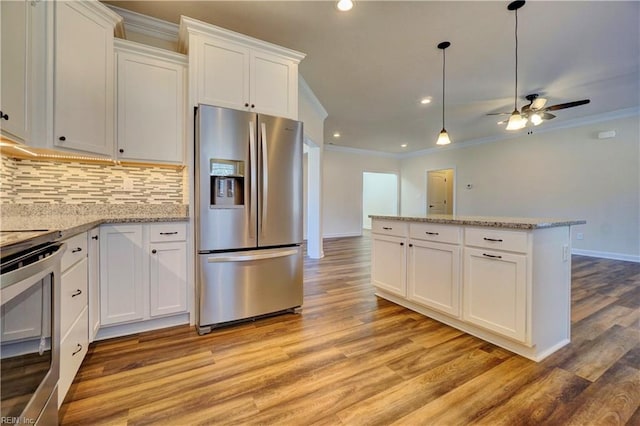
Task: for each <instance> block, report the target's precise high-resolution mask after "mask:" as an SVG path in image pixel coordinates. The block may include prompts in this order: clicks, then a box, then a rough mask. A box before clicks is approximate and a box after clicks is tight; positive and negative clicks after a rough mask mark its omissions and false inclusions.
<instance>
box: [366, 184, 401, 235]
mask: <svg viewBox="0 0 640 426" xmlns="http://www.w3.org/2000/svg"><path fill="white" fill-rule="evenodd" d="M399 189H400V188H399V185H398V175H397V174H395V173H378V172H364V173H363V174H362V228H363V229H371V218H370V217H369V215H381V216H395V215H397V214H398V204H399V201H400V200H399V197H398V190H399Z"/></svg>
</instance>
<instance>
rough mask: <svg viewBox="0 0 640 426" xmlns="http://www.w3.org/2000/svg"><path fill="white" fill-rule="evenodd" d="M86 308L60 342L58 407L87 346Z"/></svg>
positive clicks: (87, 319)
mask: <svg viewBox="0 0 640 426" xmlns="http://www.w3.org/2000/svg"><path fill="white" fill-rule="evenodd" d="M87 312H88V310H87V309H85V310H84V311H82V314H81V315H80V316H79V317H78V318H77V320H76V321H75V322H74V323H73V326H72V327H71V329H70V330H69V333H67V335H66V336H65V337H64V338H63V339H62V342H61V343H60V378H59V380H58V408H59V407H60V405H62V402H63V401H64V397H65V396H66V395H67V392H68V391H69V387H71V383H73V379H74V377H75V376H76V373H77V372H78V369H79V368H80V364H82V360H83V359H84V357H85V355H86V354H87V349H88V348H89V317H88V314H87Z"/></svg>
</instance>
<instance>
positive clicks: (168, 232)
mask: <svg viewBox="0 0 640 426" xmlns="http://www.w3.org/2000/svg"><path fill="white" fill-rule="evenodd" d="M186 239H187V224H186V223H157V224H151V225H149V241H150V242H152V243H161V242H164V241H186Z"/></svg>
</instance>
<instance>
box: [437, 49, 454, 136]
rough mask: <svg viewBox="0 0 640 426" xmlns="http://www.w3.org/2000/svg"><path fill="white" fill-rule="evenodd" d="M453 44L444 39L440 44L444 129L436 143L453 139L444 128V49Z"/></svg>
mask: <svg viewBox="0 0 640 426" xmlns="http://www.w3.org/2000/svg"><path fill="white" fill-rule="evenodd" d="M449 46H451V43H449V42H448V41H443V42H442V43H440V44H438V49H442V130H440V134H439V135H438V141H437V142H436V145H449V144H450V143H451V140H450V139H449V134H448V133H447V130H446V129H445V128H444V67H445V54H444V50H445V49H446V48H447V47H449Z"/></svg>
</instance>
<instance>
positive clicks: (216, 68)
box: [179, 16, 305, 120]
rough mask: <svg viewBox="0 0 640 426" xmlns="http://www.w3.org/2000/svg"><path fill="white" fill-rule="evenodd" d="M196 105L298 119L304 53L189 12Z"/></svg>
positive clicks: (185, 45) (183, 28) (186, 25)
mask: <svg viewBox="0 0 640 426" xmlns="http://www.w3.org/2000/svg"><path fill="white" fill-rule="evenodd" d="M179 43H180V50H181V52H182V53H187V52H188V53H189V60H190V65H189V67H190V69H191V71H190V72H191V78H192V80H193V81H192V83H191V84H192V87H193V88H195V90H194V93H195V99H194V103H195V104H198V103H203V104H209V105H216V106H222V107H227V108H234V109H239V110H246V111H254V112H258V113H264V114H269V115H274V116H279V117H287V118H291V119H294V120H295V119H297V118H298V64H299V63H300V61H301V60H302V59H303V58H304V56H305V55H304V54H302V53H300V52H296V51H294V50H291V49H286V48H284V47H281V46H276V45H274V44H271V43H267V42H264V41H261V40H257V39H254V38H252V37H248V36H245V35H242V34H239V33H236V32H233V31H229V30H225V29H223V28H220V27H217V26H215V25H210V24H207V23H204V22H201V21H198V20H195V19H192V18H187V17H185V16H183V17H181V20H180V40H179Z"/></svg>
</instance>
